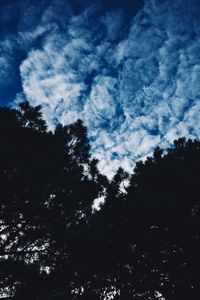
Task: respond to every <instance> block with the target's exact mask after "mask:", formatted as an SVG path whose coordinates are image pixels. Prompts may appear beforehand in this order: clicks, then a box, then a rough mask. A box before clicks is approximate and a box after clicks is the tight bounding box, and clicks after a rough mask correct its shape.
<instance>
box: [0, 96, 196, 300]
mask: <svg viewBox="0 0 200 300" xmlns="http://www.w3.org/2000/svg"><path fill="white" fill-rule="evenodd" d="M97 164H98V161H97V160H95V159H92V158H91V156H90V146H89V143H88V139H87V130H86V128H85V127H84V126H83V124H82V122H81V121H80V120H78V121H77V122H76V123H74V124H71V125H68V126H61V125H58V126H57V127H56V128H55V131H54V132H48V131H47V126H46V124H45V122H44V120H43V119H42V114H41V107H40V106H38V107H35V108H34V107H31V106H30V105H29V103H28V102H24V103H21V104H20V105H19V108H18V109H8V108H1V109H0V207H1V209H0V294H1V295H2V296H3V292H4V293H7V294H8V295H9V296H11V298H13V299H16V300H23V299H24V300H27V299H30V300H44V299H47V300H61V299H69V300H70V299H74V300H75V299H83V300H84V299H87V300H88V299H92V300H95V299H96V300H100V299H126V300H129V299H144V300H145V299H152V300H153V299H158V298H159V299H166V300H175V299H180V300H184V299H185V300H188V299H194V300H195V299H200V282H199V278H200V271H199V270H200V197H199V186H200V142H199V141H192V140H185V139H184V138H182V139H179V140H177V141H175V142H174V145H173V147H172V148H171V149H168V150H167V151H165V152H163V151H162V149H160V148H156V149H155V151H154V155H153V156H152V157H149V158H147V159H146V161H145V162H138V163H137V164H136V168H135V170H134V173H133V175H132V176H131V177H130V178H129V175H128V174H127V173H126V172H124V171H123V169H121V168H120V169H119V170H118V171H117V172H116V174H115V176H114V177H113V179H112V180H111V181H108V179H107V178H106V177H105V176H103V175H102V174H100V172H99V171H98V168H97ZM127 182H129V183H128V185H127ZM100 196H104V198H105V203H104V204H103V205H102V207H101V209H100V211H94V210H93V208H92V207H93V203H94V200H95V199H96V198H98V197H100ZM111 295H112V298H110V297H111Z"/></svg>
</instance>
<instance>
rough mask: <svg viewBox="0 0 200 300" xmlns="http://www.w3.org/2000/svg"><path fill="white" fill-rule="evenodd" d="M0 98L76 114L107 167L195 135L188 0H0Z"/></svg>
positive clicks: (196, 36) (199, 110)
mask: <svg viewBox="0 0 200 300" xmlns="http://www.w3.org/2000/svg"><path fill="white" fill-rule="evenodd" d="M0 66H1V68H0V105H5V104H7V105H10V104H12V105H16V104H17V103H18V102H19V101H22V100H24V99H27V100H29V101H30V103H31V104H32V105H37V104H42V107H43V113H44V116H45V119H46V120H47V122H48V125H49V126H50V128H53V126H54V123H55V122H57V121H59V122H61V123H63V124H67V123H70V122H73V121H75V120H76V119H77V118H82V119H83V120H84V122H85V124H86V125H87V127H88V133H89V136H90V138H91V140H92V141H93V147H92V151H93V153H94V155H95V156H96V157H98V158H99V159H100V160H101V164H100V168H101V169H103V170H104V171H105V172H106V173H107V174H109V175H111V174H113V171H114V170H115V169H116V168H117V167H118V166H119V165H122V166H123V167H124V168H125V169H127V170H130V169H131V168H132V167H133V165H134V162H135V161H136V160H138V159H140V158H144V157H146V156H147V155H148V154H150V153H151V152H152V150H153V148H154V147H155V146H157V145H160V146H162V147H168V146H169V145H170V144H171V143H172V142H173V140H174V139H175V138H178V137H180V136H186V137H191V138H196V137H197V138H199V130H200V119H199V115H200V2H199V1H198V0H145V1H142V0H137V1H122V0H109V1H107V0H96V1H92V0H37V1H33V0H32V1H31V0H1V2H0Z"/></svg>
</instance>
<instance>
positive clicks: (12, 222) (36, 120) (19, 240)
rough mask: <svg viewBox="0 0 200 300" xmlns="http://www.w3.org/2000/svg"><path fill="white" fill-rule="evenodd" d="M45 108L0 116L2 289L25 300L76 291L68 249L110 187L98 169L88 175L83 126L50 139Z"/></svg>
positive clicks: (0, 113)
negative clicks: (42, 111) (96, 202)
mask: <svg viewBox="0 0 200 300" xmlns="http://www.w3.org/2000/svg"><path fill="white" fill-rule="evenodd" d="M40 109H41V107H40V106H37V107H35V108H34V107H31V106H30V105H29V103H28V102H24V103H21V104H20V105H19V108H17V109H8V108H2V109H0V138H1V141H0V192H1V199H0V205H1V210H0V237H1V239H0V269H1V271H0V277H1V288H2V289H3V288H5V289H6V288H8V289H9V290H10V292H11V294H13V295H15V298H16V299H20V300H22V299H27V297H28V298H29V299H43V298H45V297H46V296H47V295H49V297H53V296H54V298H55V297H56V295H57V296H58V297H59V296H61V295H63V296H65V297H66V295H71V292H72V291H73V290H75V288H76V281H78V280H79V279H78V276H79V275H78V272H77V270H76V266H75V265H71V263H70V261H73V259H71V256H72V252H71V249H73V247H75V245H76V240H77V239H81V235H80V232H81V230H82V229H81V228H84V227H85V226H87V223H88V222H89V219H90V216H91V213H92V204H93V201H94V199H95V198H97V197H98V196H99V194H100V193H101V192H102V191H103V189H104V187H103V186H102V182H103V183H104V184H106V179H104V180H103V178H104V176H102V175H100V174H99V173H98V172H96V171H95V170H94V168H93V172H92V173H91V172H90V170H91V166H92V164H94V163H93V160H92V159H90V154H89V148H90V147H89V143H88V140H87V130H86V128H85V127H84V126H83V124H82V122H81V121H80V120H78V121H77V122H76V123H74V124H72V125H68V126H64V127H63V126H61V125H58V126H57V128H56V129H55V132H54V133H52V132H47V130H46V124H45V122H44V120H43V119H42V115H41V111H40ZM95 172H96V173H95ZM99 179H101V180H99ZM83 242H84V241H83ZM16 269H18V270H20V271H16ZM34 274H35V275H34ZM42 274H43V275H42ZM49 282H52V283H53V285H52V284H47V283H49ZM40 286H41V287H42V288H41V289H39V287H40ZM16 290H17V292H15V291H16ZM45 293H46V296H44V294H45Z"/></svg>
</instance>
